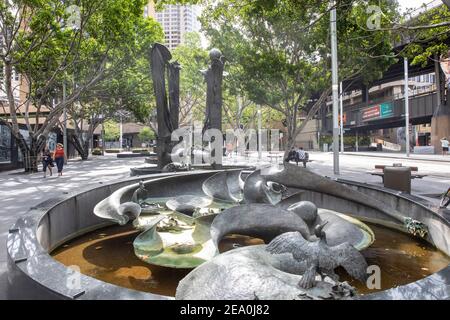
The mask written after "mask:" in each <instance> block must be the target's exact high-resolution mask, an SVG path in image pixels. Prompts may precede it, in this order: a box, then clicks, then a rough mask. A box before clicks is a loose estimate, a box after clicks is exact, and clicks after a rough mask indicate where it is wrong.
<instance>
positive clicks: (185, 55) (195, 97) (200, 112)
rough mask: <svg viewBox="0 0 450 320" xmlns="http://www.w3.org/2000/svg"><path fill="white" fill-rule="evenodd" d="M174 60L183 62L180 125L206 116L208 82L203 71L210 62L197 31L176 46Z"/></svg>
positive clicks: (190, 33)
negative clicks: (206, 82)
mask: <svg viewBox="0 0 450 320" xmlns="http://www.w3.org/2000/svg"><path fill="white" fill-rule="evenodd" d="M172 55H173V60H174V61H178V62H179V63H180V64H181V68H182V69H181V72H180V127H182V126H186V125H189V124H190V122H191V120H200V119H201V118H202V117H203V116H204V109H205V104H206V102H205V101H206V84H205V80H204V78H203V75H202V73H201V70H202V69H205V68H206V67H207V65H208V63H209V58H208V51H207V50H205V49H203V48H202V46H201V41H200V35H199V34H198V33H197V32H189V33H187V34H185V38H184V43H183V44H181V45H179V46H178V47H176V48H175V49H174V50H173V52H172Z"/></svg>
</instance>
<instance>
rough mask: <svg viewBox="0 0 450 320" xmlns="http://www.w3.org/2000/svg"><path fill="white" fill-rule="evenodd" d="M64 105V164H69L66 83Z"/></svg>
mask: <svg viewBox="0 0 450 320" xmlns="http://www.w3.org/2000/svg"><path fill="white" fill-rule="evenodd" d="M63 103H64V111H63V146H64V154H65V157H64V162H65V164H67V159H68V155H67V106H66V82H65V81H64V82H63Z"/></svg>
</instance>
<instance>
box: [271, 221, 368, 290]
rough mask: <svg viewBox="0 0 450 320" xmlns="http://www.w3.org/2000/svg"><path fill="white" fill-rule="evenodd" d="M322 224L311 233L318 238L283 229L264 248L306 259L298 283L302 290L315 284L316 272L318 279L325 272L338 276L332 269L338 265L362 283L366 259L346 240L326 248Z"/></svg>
mask: <svg viewBox="0 0 450 320" xmlns="http://www.w3.org/2000/svg"><path fill="white" fill-rule="evenodd" d="M325 224H326V222H325V223H323V224H320V225H318V226H316V228H315V235H316V237H317V238H319V239H320V240H319V241H315V242H310V241H308V240H305V238H303V236H302V235H301V234H300V233H299V232H287V233H284V234H282V235H280V236H278V237H276V238H275V239H273V240H272V241H271V242H270V243H269V245H268V246H267V247H266V251H268V252H270V253H271V254H282V253H292V256H293V258H294V259H295V260H297V261H299V262H300V261H305V262H306V268H307V270H306V272H305V273H304V274H303V277H302V279H301V280H300V281H299V283H298V286H299V287H300V288H303V289H309V288H312V287H314V286H315V284H316V280H315V279H316V274H319V275H320V276H321V277H322V279H323V278H324V276H325V275H327V276H328V277H330V278H331V279H333V280H334V281H336V282H337V281H339V276H338V275H337V274H336V273H335V272H334V269H336V268H337V267H339V266H342V267H343V268H344V269H345V270H346V271H347V272H348V274H349V275H350V276H352V277H354V278H356V279H358V280H360V281H362V282H364V281H365V280H366V277H367V273H366V270H367V262H366V260H365V259H364V257H363V256H362V255H361V253H359V251H358V250H356V249H355V248H354V247H353V246H352V245H350V244H349V243H347V242H345V243H342V244H339V245H337V246H333V247H330V246H329V245H328V244H327V240H326V234H325V232H324V231H323V230H322V229H323V227H324V226H325Z"/></svg>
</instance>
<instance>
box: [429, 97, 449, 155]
mask: <svg viewBox="0 0 450 320" xmlns="http://www.w3.org/2000/svg"><path fill="white" fill-rule="evenodd" d="M443 137H447V139H448V140H450V107H449V106H446V105H440V106H439V108H438V110H437V112H436V113H435V114H434V116H433V117H432V118H431V145H432V146H434V150H435V153H436V154H440V153H442V147H441V142H440V140H441V139H442V138H443Z"/></svg>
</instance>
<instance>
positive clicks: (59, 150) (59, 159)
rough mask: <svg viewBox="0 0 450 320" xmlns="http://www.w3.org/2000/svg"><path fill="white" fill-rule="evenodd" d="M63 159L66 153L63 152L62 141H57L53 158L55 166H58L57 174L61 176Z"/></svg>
mask: <svg viewBox="0 0 450 320" xmlns="http://www.w3.org/2000/svg"><path fill="white" fill-rule="evenodd" d="M65 159H66V154H65V153H64V146H63V144H62V143H58V144H57V145H56V150H55V152H54V153H53V160H54V161H55V162H56V166H57V167H58V176H62V171H63V168H64V161H65Z"/></svg>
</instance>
